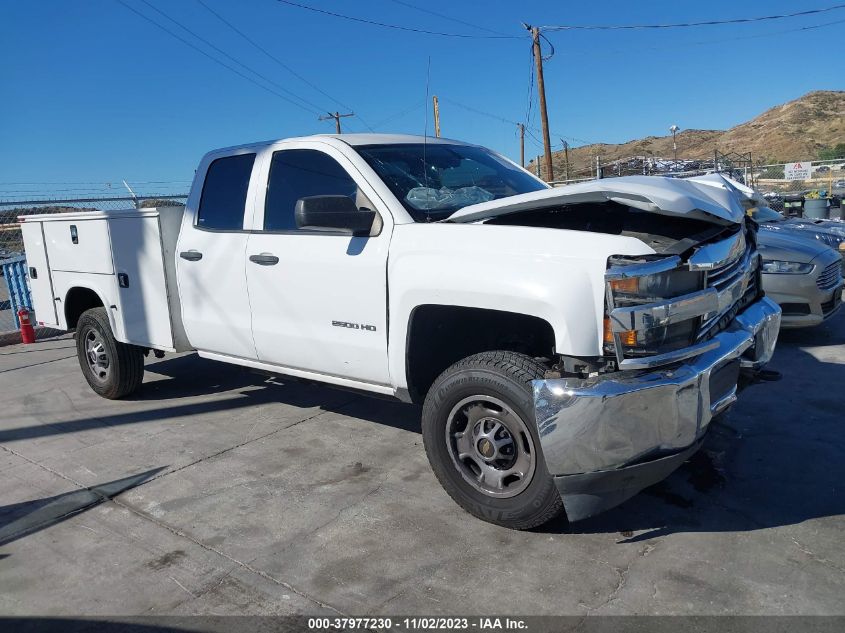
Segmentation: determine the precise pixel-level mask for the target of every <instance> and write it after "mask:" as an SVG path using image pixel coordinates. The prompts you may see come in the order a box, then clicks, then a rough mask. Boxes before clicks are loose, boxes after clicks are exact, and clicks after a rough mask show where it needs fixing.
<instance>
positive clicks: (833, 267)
mask: <svg viewBox="0 0 845 633" xmlns="http://www.w3.org/2000/svg"><path fill="white" fill-rule="evenodd" d="M841 275H842V265H841V264H840V263H839V262H834V263H832V264H830V265H829V266H827V268H825V269H824V270H823V271H822V272H821V274H820V275H819V276H818V277H817V278H816V285H817V286H818V287H819V290H830V289H831V288H835V287H836V285H837V284H838V283H839V278H840V276H841Z"/></svg>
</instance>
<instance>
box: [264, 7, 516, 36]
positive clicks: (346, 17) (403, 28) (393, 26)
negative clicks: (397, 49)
mask: <svg viewBox="0 0 845 633" xmlns="http://www.w3.org/2000/svg"><path fill="white" fill-rule="evenodd" d="M278 2H281V3H282V4H287V5H290V6H292V7H298V8H300V9H305V10H307V11H313V12H314V13H322V14H323V15H331V16H333V17H336V18H343V19H344V20H351V21H352V22H360V23H362V24H371V25H373V26H382V27H385V28H388V29H396V30H398V31H411V32H413V33H423V34H425V35H440V36H442V37H460V38H464V39H488V40H511V39H513V40H517V39H519V40H521V39H524V36H520V35H474V34H472V33H444V32H441V31H428V30H426V29H417V28H413V27H410V26H402V25H399V24H387V23H386V22H376V21H375V20H368V19H365V18H358V17H354V16H351V15H344V14H343V13H335V12H333V11H326V10H325V9H318V8H317V7H309V6H308V5H305V4H299V3H298V2H291V1H290V0H278Z"/></svg>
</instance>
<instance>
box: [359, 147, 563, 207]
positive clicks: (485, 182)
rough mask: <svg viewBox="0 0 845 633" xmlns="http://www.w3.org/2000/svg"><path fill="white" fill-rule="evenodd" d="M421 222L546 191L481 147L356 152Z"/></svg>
mask: <svg viewBox="0 0 845 633" xmlns="http://www.w3.org/2000/svg"><path fill="white" fill-rule="evenodd" d="M355 149H356V150H357V151H358V153H359V154H361V156H363V158H364V160H366V161H367V163H368V164H369V165H370V167H372V168H373V169H374V170H375V172H376V173H377V174H378V175H379V177H381V179H382V180H384V182H385V184H386V185H387V186H388V187H389V188H390V190H391V191H392V192H393V194H394V195H395V196H396V197H397V198H398V199H399V201H400V202H401V203H402V204H403V205H404V207H405V208H406V209H407V210H408V213H410V214H411V217H413V218H414V221H416V222H431V221H433V220H442V219H443V218H446V217H448V216H450V215H451V214H452V213H454V212H455V211H457V210H458V209H461V208H463V207H467V206H469V205H472V204H478V203H480V202H487V201H488V200H495V199H497V198H506V197H508V196H514V195H516V194H520V193H529V192H531V191H539V190H540V189H546V188H547V185H545V184H544V183H543V182H541V181H540V180H537V179H536V178H534V177H532V176H530V175H529V174H527V173H525V172H524V171H522V170H521V169H519V168H518V167H516V166H515V165H513V164H511V163H510V162H508V161H507V160H505V159H503V158H502V157H500V156H498V155H496V154H494V153H493V152H490V151H488V150H486V149H484V148H481V147H475V146H472V145H449V144H443V143H431V144H423V143H408V144H403V145H368V146H363V147H356V148H355Z"/></svg>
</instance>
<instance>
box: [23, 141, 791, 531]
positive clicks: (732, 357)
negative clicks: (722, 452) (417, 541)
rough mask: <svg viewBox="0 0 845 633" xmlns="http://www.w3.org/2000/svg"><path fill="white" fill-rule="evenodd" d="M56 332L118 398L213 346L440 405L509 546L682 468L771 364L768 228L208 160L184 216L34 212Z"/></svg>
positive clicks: (323, 165) (467, 168) (42, 279)
mask: <svg viewBox="0 0 845 633" xmlns="http://www.w3.org/2000/svg"><path fill="white" fill-rule="evenodd" d="M22 221H23V222H22V226H23V235H24V241H25V245H26V254H27V258H28V266H29V270H30V283H31V286H32V293H33V296H34V304H35V305H34V308H35V311H36V316H37V319H38V320H39V321H40V322H42V323H44V324H48V325H52V326H54V327H60V328H63V329H72V330H75V331H76V335H75V336H76V345H77V351H78V356H79V363H80V367H81V369H82V373H83V374H84V376H85V378H86V380H87V381H88V383H89V384H90V385H91V387H92V388H93V389H94V390H95V391H96V392H97V393H99V394H100V395H102V396H104V397H106V398H120V397H122V396H126V395H127V394H129V393H132V392H133V391H135V390H136V389H138V387H139V386H140V385H141V382H142V376H143V369H144V355H145V354H148V353H149V352H150V351H151V350H153V351H155V353H156V355H160V354H161V353H163V352H180V351H187V350H196V352H197V353H198V354H199V355H200V356H202V357H204V358H210V359H214V360H218V361H222V362H228V363H234V364H238V365H244V366H247V367H252V368H256V369H259V370H264V371H268V372H272V373H276V374H282V375H287V376H293V377H299V378H304V379H309V380H317V381H322V382H325V383H330V384H333V385H337V386H341V387H346V388H354V389H358V390H361V391H365V392H371V393H375V394H384V395H389V396H393V397H396V398H399V399H401V400H404V401H408V402H422V403H424V404H423V413H422V434H423V440H424V444H425V450H426V453H427V455H428V457H429V460H430V462H431V465H432V467H433V469H434V471H435V473H436V475H437V477H438V479H439V480H440V482H441V484H442V485H443V487H444V488H445V489H446V491H447V492H448V493H449V494H450V495H451V496H452V498H453V499H454V500H455V501H456V502H457V503H459V504H460V505H461V506H463V507H464V508H465V509H466V510H468V511H469V512H471V513H472V514H474V515H476V516H478V517H481V518H482V519H485V520H488V521H492V522H494V523H498V524H501V525H506V526H510V527H514V528H529V527H532V526H536V525H539V524H541V523H543V522H545V521H547V520H548V519H551V518H552V517H555V516H557V515H560V514H563V513H564V512H565V513H566V515H567V516H568V518H569V519H570V520H577V519H581V518H584V517H587V516H590V515H593V514H595V513H597V512H600V511H602V510H604V509H607V508H609V507H612V506H614V505H617V504H619V503H621V502H622V501H624V500H625V499H627V498H629V497H631V496H633V495H634V494H636V493H637V492H638V491H639V490H641V489H643V488H644V487H646V486H648V485H651V484H653V483H656V482H657V481H659V480H661V479H663V478H664V477H666V476H667V475H668V474H669V473H670V472H672V471H673V470H674V469H675V468H677V467H678V466H679V465H680V464H681V463H682V462H683V461H684V460H685V459H686V458H687V457H688V456H689V455H691V454H692V453H693V452H694V451H695V450H696V449H697V448H698V447H699V446H700V445H701V442H702V439H703V437H704V435H705V433H706V431H707V429H708V426H709V424H710V422H711V420H712V419H713V418H714V417H715V416H717V415H719V414H720V413H722V412H723V411H725V410H726V409H727V408H728V407H729V406H730V405H731V404H732V403H733V402H734V401H735V400H736V394H737V383H738V381H739V378H740V372H754V371H755V370H759V369H760V368H761V367H762V366H763V364H764V363H765V362H766V361H767V360H768V359H769V358H770V357H771V355H772V352H773V350H774V346H775V341H776V337H777V331H778V325H779V320H780V310H779V309H778V307H777V306H776V305H775V304H773V303H772V302H771V301H769V300H768V299H766V298H765V297H764V296H763V293H762V291H761V288H760V269H759V259H760V258H759V256H758V253H757V251H756V248H755V232H754V227H753V223H751V222H746V219H745V213H744V209H743V207H742V205H741V203H740V202H739V200H738V197H737V192H736V191H734V190H732V189H731V186H730V185H729V184H728V183H725V185H724V186H704V185H700V184H695V183H690V182H684V181H682V180H674V179H667V178H654V177H630V178H616V179H610V180H599V181H595V182H590V183H583V184H579V185H573V186H568V187H563V188H557V189H554V188H550V187H549V186H548V185H546V184H545V183H543V182H542V181H541V180H539V179H537V178H535V177H534V176H533V175H531V174H530V173H528V172H527V171H525V170H524V169H521V168H520V167H518V166H517V165H515V164H514V163H512V162H511V161H509V160H507V159H505V158H503V157H502V156H500V155H498V154H496V153H494V152H491V151H489V150H486V149H484V148H482V147H478V146H474V145H469V144H465V143H460V142H457V141H450V140H445V139H431V138H429V139H423V138H419V137H413V136H395V135H355V134H349V135H343V136H328V135H326V136H314V137H305V138H294V139H288V140H282V141H276V142H266V143H256V144H252V145H244V146H240V147H233V148H228V149H222V150H218V151H213V152H211V153H209V154H207V155H206V156H205V157H204V158H203V159H202V161H201V163H200V165H199V168H198V169H197V172H196V176H195V180H194V183H193V187H192V189H191V192H190V196H189V198H188V201H187V205H186V207H185V208H184V210H183V209H181V208H161V209H137V210H135V209H130V210H126V211H123V212H87V213H77V214H56V215H39V216H26V217H23V218H22Z"/></svg>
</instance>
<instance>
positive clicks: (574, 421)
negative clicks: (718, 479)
mask: <svg viewBox="0 0 845 633" xmlns="http://www.w3.org/2000/svg"><path fill="white" fill-rule="evenodd" d="M746 231H748V232H746ZM726 234H727V237H725V235H726ZM714 235H716V237H713V238H712V239H706V240H703V241H700V242H698V243H695V244H692V245H689V247H688V248H686V249H685V250H684V251H683V252H680V251H679V254H671V255H667V254H660V255H648V256H642V257H611V258H610V259H609V261H608V269H607V272H606V275H605V289H606V313H605V320H604V337H603V347H604V348H603V351H604V353H605V357H607V358H610V359H612V360H611V362H610V365H611V371H605V372H596V373H594V374H593V375H591V376H589V377H586V378H576V377H561V378H550V379H546V380H536V381H534V402H535V417H536V421H537V425H538V428H539V435H540V442H541V445H542V448H543V453H544V456H545V460H546V465H547V467H548V469H549V472H550V473H551V474H552V475H553V477H554V479H555V483H556V485H557V487H558V489H559V491H560V493H561V496H562V498H563V501H564V506H565V507H566V512H567V515H568V517H569V519H570V520H571V521H575V520H578V519H583V518H586V517H588V516H592V515H594V514H597V513H599V512H602V511H604V510H606V509H608V508H611V507H613V506H615V505H617V504H619V503H621V502H623V501H624V500H626V499H628V498H629V497H631V496H633V495H634V494H636V493H637V492H639V491H640V490H642V489H643V488H645V487H647V486H650V485H652V484H654V483H656V482H658V481H660V480H662V479H663V478H665V477H666V476H668V475H669V474H670V473H671V472H672V471H673V470H675V469H676V468H677V467H678V466H680V464H681V463H683V461H684V460H686V459H687V458H688V457H689V456H690V455H691V454H692V453H694V452H695V451H696V450H697V449H698V448H699V446H700V445H701V442H702V440H703V437H704V435H705V433H706V431H707V429H708V427H709V424H710V421H711V420H712V419H713V418H714V417H715V416H716V415H718V414H719V413H722V412H723V411H725V410H726V409H727V408H728V407H729V406H730V405H731V404H733V402H734V401H735V400H736V393H737V383H738V381H739V376H740V371H741V370H743V369H744V370H746V371H757V370H759V369H761V368H762V366H763V365H764V364H765V363H766V362H767V361H768V360H769V359H770V358H771V356H772V353H773V351H774V347H775V343H776V340H777V333H778V329H779V326H780V308H779V307H778V306H777V304H775V303H774V302H772V301H770V300H768V299H766V298H765V297H764V296H763V292H762V288H761V282H760V256H759V254H758V253H757V251H756V246H755V239H754V237H755V236H754V234H753V232H751V230H750V229H746V228H745V227H744V226H743V225H741V224H739V225H735V226H734V227H733V229H727V230H724V231H716V232H715V233H714ZM613 365H615V367H613Z"/></svg>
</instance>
